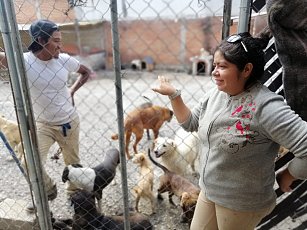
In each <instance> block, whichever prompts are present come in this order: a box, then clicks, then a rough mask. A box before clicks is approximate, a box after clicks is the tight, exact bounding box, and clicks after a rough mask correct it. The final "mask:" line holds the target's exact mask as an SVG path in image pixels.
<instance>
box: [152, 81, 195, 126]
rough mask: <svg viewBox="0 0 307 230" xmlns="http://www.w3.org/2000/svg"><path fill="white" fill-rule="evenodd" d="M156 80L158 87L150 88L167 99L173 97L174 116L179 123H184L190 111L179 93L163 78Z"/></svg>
mask: <svg viewBox="0 0 307 230" xmlns="http://www.w3.org/2000/svg"><path fill="white" fill-rule="evenodd" d="M158 80H159V82H160V85H159V86H158V87H155V88H152V90H153V91H154V92H157V93H160V94H162V95H166V96H169V97H171V96H172V95H173V96H175V97H173V99H171V104H172V108H173V110H174V114H175V116H176V118H177V121H178V122H179V123H183V122H185V121H186V120H187V119H188V118H189V116H190V114H191V110H190V109H189V108H188V107H187V106H186V105H185V104H184V102H183V100H182V98H181V95H180V93H179V91H177V90H176V89H175V87H174V86H172V85H171V84H170V83H169V80H168V79H167V78H165V77H164V76H158Z"/></svg>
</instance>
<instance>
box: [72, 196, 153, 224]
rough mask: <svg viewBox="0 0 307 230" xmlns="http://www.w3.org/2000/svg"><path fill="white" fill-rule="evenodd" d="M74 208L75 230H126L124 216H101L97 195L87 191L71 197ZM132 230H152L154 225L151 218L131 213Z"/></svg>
mask: <svg viewBox="0 0 307 230" xmlns="http://www.w3.org/2000/svg"><path fill="white" fill-rule="evenodd" d="M71 204H72V206H73V208H74V215H73V224H72V229H73V230H81V229H82V230H95V229H101V230H109V229H114V230H124V229H125V227H124V223H125V218H124V216H123V215H117V216H115V215H114V216H106V215H103V214H100V213H99V212H98V211H97V209H96V206H95V195H94V194H93V193H91V192H88V191H86V190H80V191H77V192H76V193H74V194H73V195H72V196H71ZM129 222H130V229H132V230H151V229H153V225H152V224H151V223H150V221H149V218H148V217H147V216H145V215H143V214H141V213H137V212H131V213H130V216H129Z"/></svg>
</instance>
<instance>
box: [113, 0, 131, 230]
mask: <svg viewBox="0 0 307 230" xmlns="http://www.w3.org/2000/svg"><path fill="white" fill-rule="evenodd" d="M110 9H111V29H112V50H113V67H114V73H115V90H116V102H117V103H116V107H117V118H118V135H119V151H120V163H121V178H122V191H123V198H124V199H123V202H124V216H125V220H126V221H125V223H124V226H125V230H129V229H130V223H129V198H128V182H127V168H126V158H125V151H124V149H125V146H124V125H123V124H124V118H123V111H124V110H123V99H122V85H121V62H120V52H119V35H118V18H117V16H118V13H117V2H116V0H111V3H110Z"/></svg>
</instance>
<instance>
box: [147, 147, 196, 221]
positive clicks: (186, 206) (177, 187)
mask: <svg viewBox="0 0 307 230" xmlns="http://www.w3.org/2000/svg"><path fill="white" fill-rule="evenodd" d="M148 156H149V159H150V160H151V161H152V162H153V163H154V164H155V165H156V166H158V167H159V168H161V169H162V170H163V171H164V174H163V175H162V176H160V178H159V179H160V185H159V188H158V199H163V198H162V196H161V194H162V193H164V192H168V198H169V202H170V203H171V204H173V205H175V203H174V202H173V200H172V196H173V195H175V196H177V197H178V198H180V206H181V208H182V214H181V222H187V223H190V222H191V221H192V217H193V214H194V208H195V205H196V202H197V199H198V195H199V193H200V189H199V188H198V187H197V186H196V185H194V184H193V183H191V182H190V181H189V180H188V179H186V178H184V177H182V176H180V175H178V174H175V173H173V172H171V171H169V170H168V169H167V168H166V167H164V166H163V165H161V164H160V163H158V162H156V161H155V160H154V159H153V158H152V156H151V154H150V150H148ZM186 211H188V213H185V212H186ZM191 211H192V213H191Z"/></svg>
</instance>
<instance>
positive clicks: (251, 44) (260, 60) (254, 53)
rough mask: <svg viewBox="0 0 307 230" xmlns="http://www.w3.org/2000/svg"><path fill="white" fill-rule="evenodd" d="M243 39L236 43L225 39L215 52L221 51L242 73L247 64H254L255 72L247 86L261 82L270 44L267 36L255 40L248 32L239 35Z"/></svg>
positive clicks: (252, 73)
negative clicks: (265, 53)
mask: <svg viewBox="0 0 307 230" xmlns="http://www.w3.org/2000/svg"><path fill="white" fill-rule="evenodd" d="M238 35H239V36H241V39H239V40H238V41H235V42H232V41H231V42H229V41H227V39H228V38H226V39H224V40H223V41H222V42H221V43H220V45H219V46H218V47H217V48H216V50H215V51H220V52H221V53H222V54H223V56H224V58H225V59H226V60H227V61H229V62H231V63H233V64H235V65H236V66H237V67H238V69H239V70H240V71H242V70H243V69H244V67H245V65H246V64H247V63H252V64H253V70H252V72H251V75H250V77H249V78H248V80H247V82H246V84H245V86H246V87H247V86H249V85H251V84H253V83H255V82H256V81H258V80H260V79H261V78H262V76H263V73H264V65H265V60H264V51H263V50H264V49H265V48H266V46H267V45H268V43H269V38H268V37H267V36H263V37H259V38H254V37H252V36H251V35H250V34H249V33H248V32H245V33H240V34H238Z"/></svg>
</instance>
